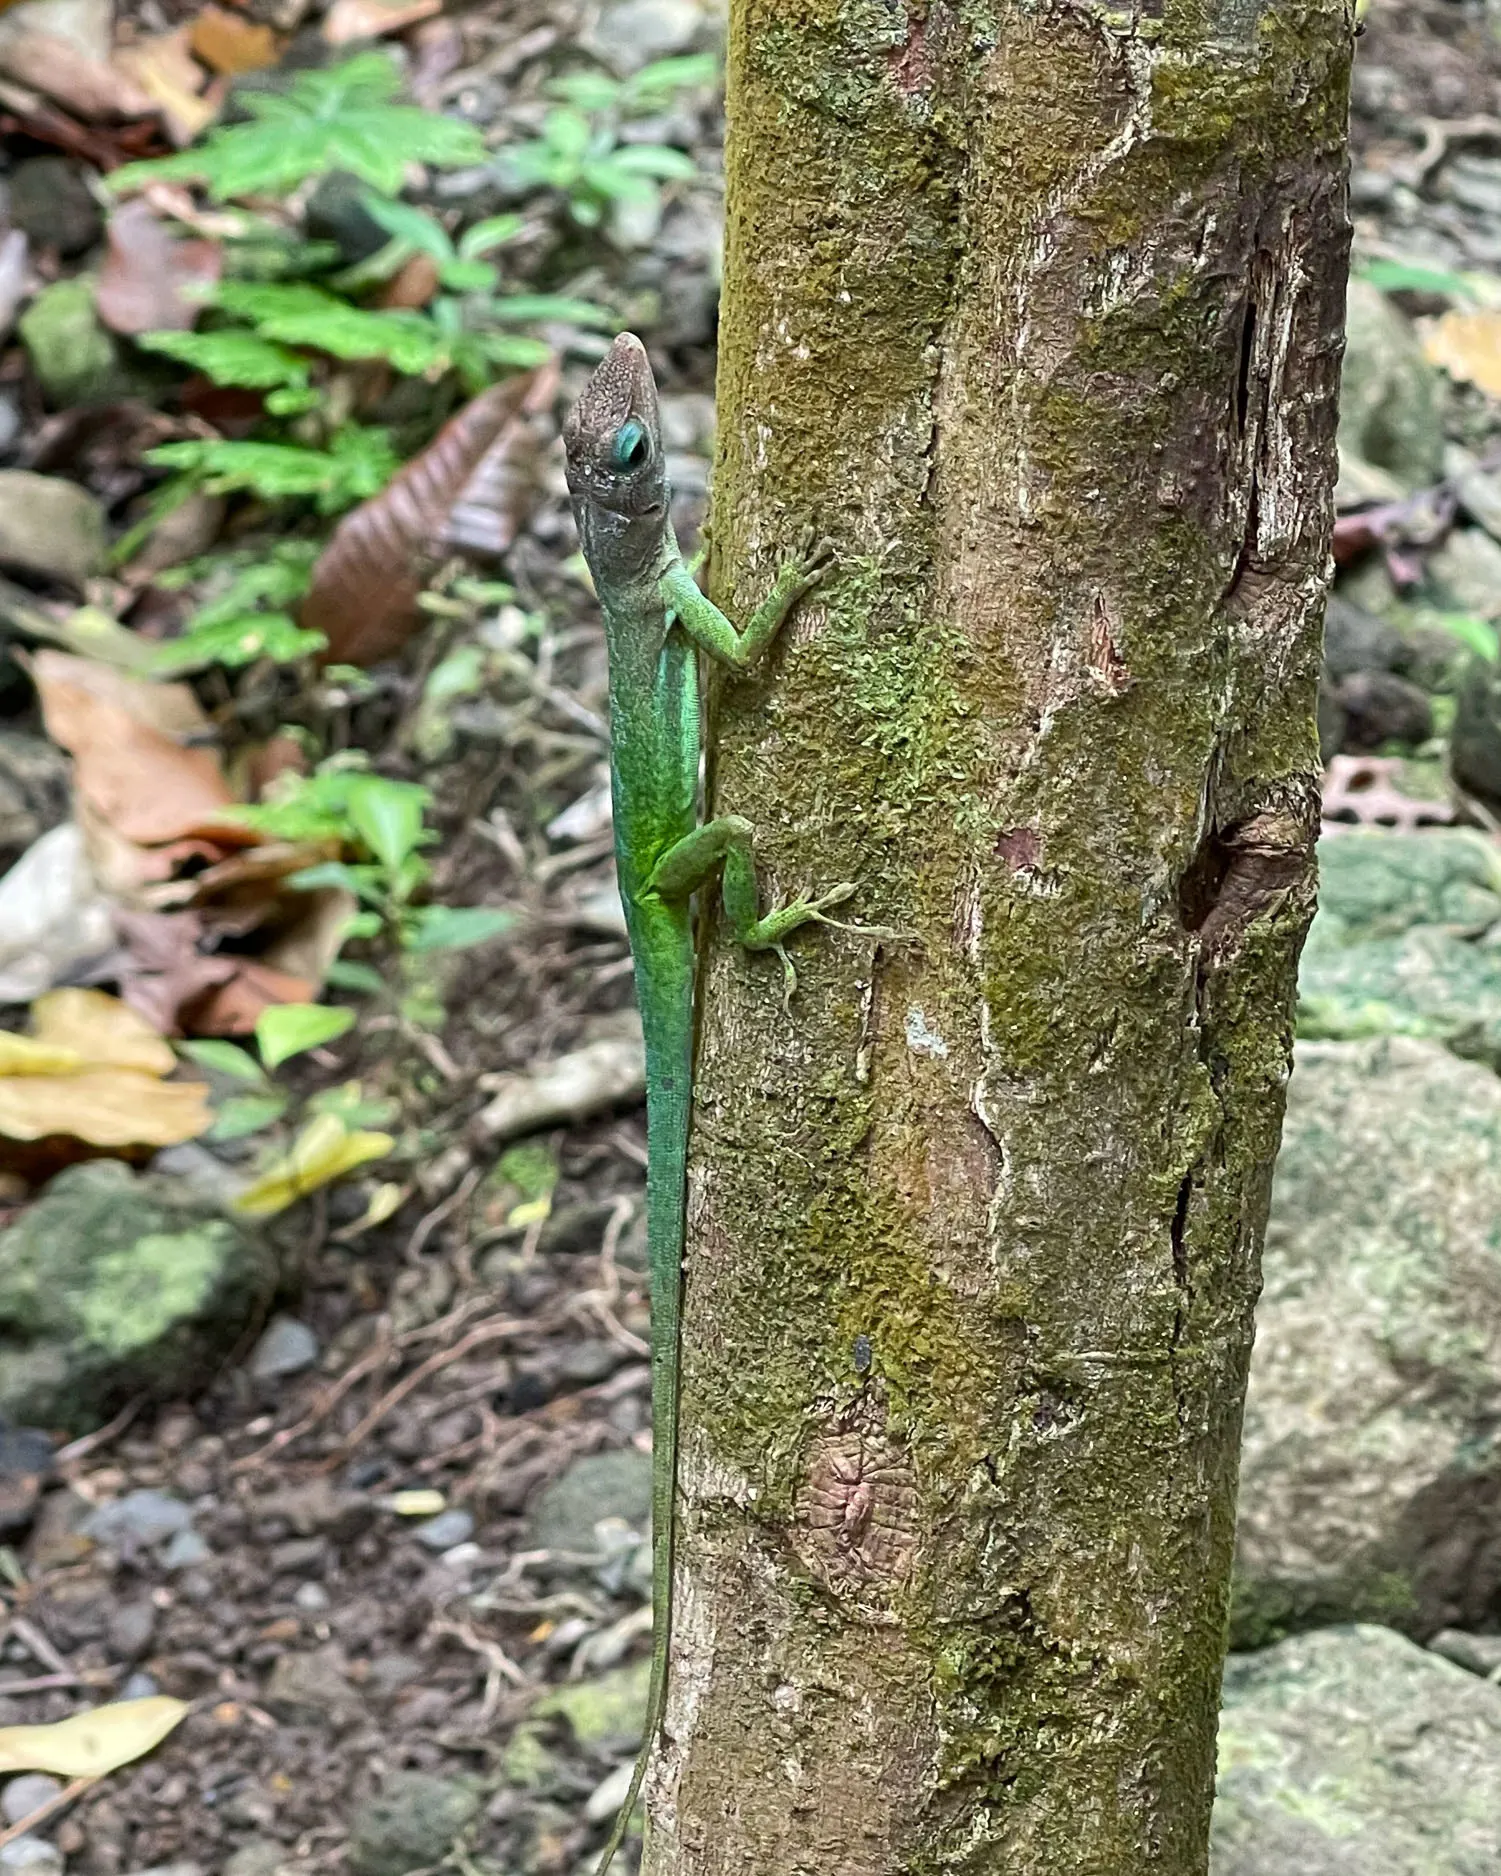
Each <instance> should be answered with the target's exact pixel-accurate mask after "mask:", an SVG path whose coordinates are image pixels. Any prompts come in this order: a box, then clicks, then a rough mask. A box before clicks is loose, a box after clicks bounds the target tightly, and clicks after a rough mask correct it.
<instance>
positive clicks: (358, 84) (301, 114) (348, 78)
mask: <svg viewBox="0 0 1501 1876" xmlns="http://www.w3.org/2000/svg"><path fill="white" fill-rule="evenodd" d="M400 82H401V81H400V78H399V75H398V73H397V70H396V67H395V65H394V64H393V63H392V61H391V60H390V59H389V58H387V56H386V55H385V53H383V52H364V53H361V54H359V55H358V56H357V57H355V58H352V59H348V60H346V61H345V63H344V64H342V65H338V66H334V67H332V68H331V69H330V70H328V71H323V72H299V73H297V75H296V76H295V77H294V78H293V79H292V82H291V84H290V85H289V86H288V87H287V89H286V90H285V91H284V92H272V91H250V90H246V89H244V88H241V89H240V90H239V91H238V92H237V93H236V98H237V102H238V103H239V104H240V105H241V106H242V107H243V108H244V109H245V110H246V111H248V112H249V113H250V119H251V121H250V122H249V123H247V124H229V125H226V126H224V127H223V128H221V129H217V130H213V131H211V132H210V133H209V135H208V136H207V137H206V138H205V139H204V141H203V142H202V143H201V144H199V145H198V146H197V147H196V148H194V149H191V150H184V151H183V152H182V153H181V154H180V155H178V156H168V157H161V158H156V159H153V160H152V161H150V162H145V163H127V164H126V165H125V167H124V168H123V169H118V170H116V171H115V173H114V175H113V177H112V178H111V179H110V180H111V185H112V187H113V188H114V189H115V190H116V191H117V192H124V191H127V190H131V189H138V188H141V187H142V186H143V185H144V184H146V183H148V182H152V181H155V180H157V179H159V178H160V179H165V180H170V181H178V182H198V183H201V184H202V185H203V187H204V188H205V189H207V190H208V192H209V194H210V195H211V196H213V198H214V199H215V201H218V202H225V201H235V200H242V199H243V198H245V197H247V196H257V195H287V194H289V193H290V192H291V191H292V190H293V189H295V188H297V187H298V186H299V184H301V183H304V182H307V181H309V180H310V179H311V178H312V177H314V176H322V175H326V174H327V172H328V171H329V170H332V169H342V170H347V171H348V172H349V173H350V174H351V175H355V176H358V177H360V178H361V180H362V181H364V182H367V183H369V184H370V185H371V187H372V188H375V189H380V190H382V191H383V192H384V193H385V194H387V195H394V194H395V193H396V191H397V190H398V189H399V188H400V187H401V185H402V182H403V180H404V179H405V176H406V171H407V167H408V165H409V164H412V163H427V164H430V165H431V166H432V167H434V168H437V169H460V168H463V167H465V166H466V165H468V164H471V163H482V162H484V160H485V145H484V139H483V138H482V137H481V136H480V133H479V132H478V130H476V129H475V127H474V126H473V125H472V124H466V123H464V122H463V121H462V120H461V119H459V118H456V117H446V116H443V115H441V114H439V113H438V112H435V111H422V110H418V109H417V108H416V106H415V105H410V104H397V103H396V102H395V101H394V100H395V97H396V92H397V89H398V87H399V85H400Z"/></svg>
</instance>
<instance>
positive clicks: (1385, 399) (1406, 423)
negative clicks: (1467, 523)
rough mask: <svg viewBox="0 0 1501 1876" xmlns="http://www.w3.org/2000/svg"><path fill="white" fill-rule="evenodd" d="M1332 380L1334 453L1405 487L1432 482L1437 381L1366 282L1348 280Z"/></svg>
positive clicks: (1440, 395) (1413, 339)
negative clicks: (1341, 353) (1338, 365)
mask: <svg viewBox="0 0 1501 1876" xmlns="http://www.w3.org/2000/svg"><path fill="white" fill-rule="evenodd" d="M1345 333H1346V339H1345V362H1344V370H1343V374H1342V377H1341V382H1340V417H1339V437H1340V446H1341V448H1342V450H1344V451H1346V452H1348V453H1349V454H1351V455H1353V456H1358V457H1361V458H1362V459H1363V460H1364V461H1366V462H1369V463H1374V464H1375V465H1376V467H1377V468H1378V469H1386V470H1389V471H1390V473H1391V474H1392V475H1394V476H1396V477H1397V479H1398V480H1399V481H1400V482H1402V483H1403V484H1405V485H1406V486H1407V487H1409V488H1417V487H1419V486H1420V485H1421V484H1423V483H1427V482H1435V481H1437V480H1438V477H1439V473H1440V470H1441V466H1442V463H1443V453H1444V395H1445V393H1444V383H1443V378H1442V375H1441V374H1440V373H1439V371H1438V370H1437V369H1436V368H1435V367H1434V366H1433V365H1430V364H1429V363H1428V361H1427V359H1426V358H1424V356H1423V348H1422V345H1421V343H1420V342H1419V339H1418V336H1417V333H1416V332H1415V331H1414V330H1413V327H1412V324H1411V322H1410V321H1409V320H1407V319H1406V318H1404V317H1403V315H1402V314H1401V313H1400V312H1398V310H1397V309H1396V307H1395V306H1393V305H1392V303H1391V301H1390V300H1388V299H1387V298H1386V296H1385V294H1383V293H1381V292H1380V291H1379V290H1378V289H1377V288H1375V287H1373V286H1371V285H1370V283H1369V282H1368V281H1363V280H1359V279H1356V280H1352V281H1351V282H1350V292H1349V300H1348V303H1347V307H1346V314H1345Z"/></svg>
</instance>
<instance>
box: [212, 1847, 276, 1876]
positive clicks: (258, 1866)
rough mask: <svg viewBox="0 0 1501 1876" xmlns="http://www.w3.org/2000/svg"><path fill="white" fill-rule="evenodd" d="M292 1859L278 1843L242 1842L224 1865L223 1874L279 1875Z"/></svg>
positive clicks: (226, 1875) (244, 1875)
mask: <svg viewBox="0 0 1501 1876" xmlns="http://www.w3.org/2000/svg"><path fill="white" fill-rule="evenodd" d="M291 1863H292V1859H291V1857H290V1856H289V1855H288V1853H287V1851H286V1850H285V1849H284V1848H283V1847H282V1846H281V1844H279V1843H269V1842H263V1841H260V1840H257V1841H255V1842H253V1843H242V1844H241V1845H240V1847H239V1849H238V1850H236V1851H235V1853H234V1855H233V1856H232V1857H230V1859H229V1861H228V1862H227V1863H226V1864H225V1865H224V1876H281V1872H282V1871H283V1870H284V1869H288V1868H289V1867H290V1866H291Z"/></svg>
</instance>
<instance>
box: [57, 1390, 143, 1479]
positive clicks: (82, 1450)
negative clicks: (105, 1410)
mask: <svg viewBox="0 0 1501 1876" xmlns="http://www.w3.org/2000/svg"><path fill="white" fill-rule="evenodd" d="M145 1404H146V1397H145V1395H144V1394H140V1395H137V1397H136V1398H135V1399H134V1400H133V1401H131V1402H130V1403H129V1405H128V1406H125V1407H122V1408H121V1409H120V1411H119V1413H117V1414H116V1415H115V1417H114V1419H113V1420H108V1421H106V1422H105V1424H104V1425H103V1426H102V1427H100V1428H99V1429H98V1431H97V1432H95V1433H85V1434H84V1435H83V1437H82V1438H81V1439H76V1440H69V1441H68V1444H67V1445H66V1446H59V1447H58V1449H57V1451H56V1452H55V1453H54V1454H53V1455H52V1463H53V1465H54V1466H70V1465H72V1464H73V1463H74V1462H75V1460H79V1459H87V1458H88V1456H89V1454H90V1453H97V1452H98V1450H99V1448H100V1447H101V1446H108V1445H109V1443H110V1441H111V1440H112V1439H115V1438H117V1437H118V1436H119V1435H120V1434H121V1433H123V1432H124V1431H125V1429H126V1428H127V1427H128V1426H129V1425H130V1423H131V1421H132V1420H134V1419H135V1417H136V1415H137V1414H138V1413H139V1412H140V1411H141V1409H142V1407H144V1406H145Z"/></svg>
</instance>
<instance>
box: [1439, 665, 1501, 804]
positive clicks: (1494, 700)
mask: <svg viewBox="0 0 1501 1876" xmlns="http://www.w3.org/2000/svg"><path fill="white" fill-rule="evenodd" d="M1449 762H1450V766H1451V768H1452V769H1453V771H1454V779H1455V781H1456V782H1458V783H1459V785H1460V787H1461V788H1465V789H1468V790H1469V792H1470V793H1471V794H1472V795H1479V796H1480V798H1481V800H1482V801H1487V802H1491V803H1493V804H1496V805H1498V806H1501V664H1490V663H1487V662H1486V661H1485V660H1484V659H1481V658H1472V659H1471V660H1470V662H1469V664H1468V665H1467V666H1466V668H1465V671H1464V675H1463V676H1462V677H1461V679H1460V683H1459V696H1458V698H1457V699H1456V702H1455V710H1454V724H1453V728H1452V730H1451V731H1450V735H1449Z"/></svg>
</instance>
